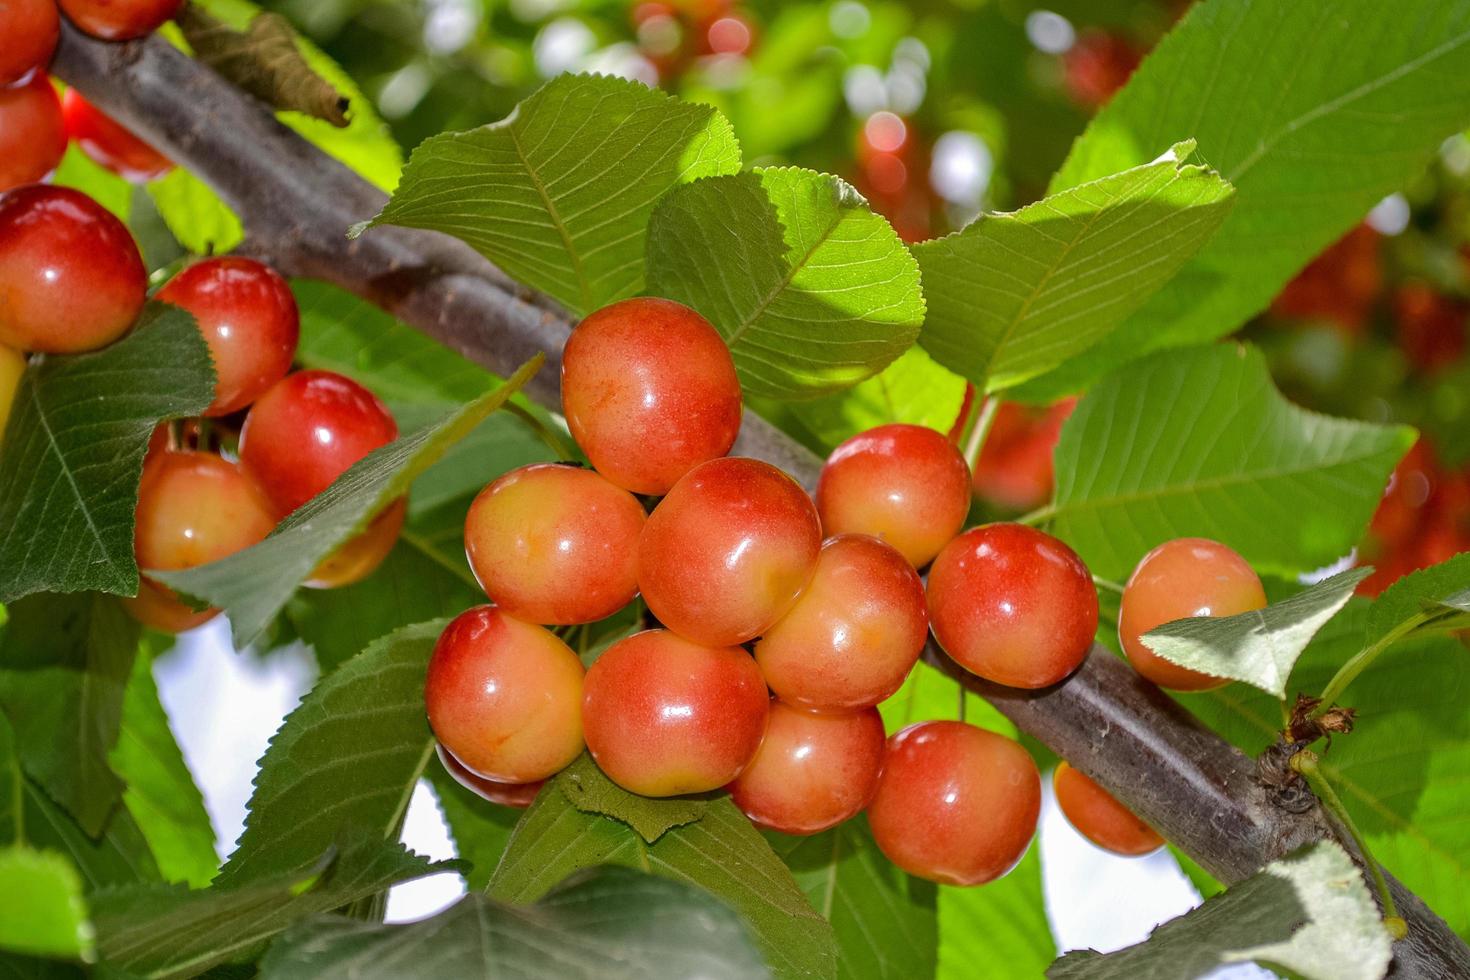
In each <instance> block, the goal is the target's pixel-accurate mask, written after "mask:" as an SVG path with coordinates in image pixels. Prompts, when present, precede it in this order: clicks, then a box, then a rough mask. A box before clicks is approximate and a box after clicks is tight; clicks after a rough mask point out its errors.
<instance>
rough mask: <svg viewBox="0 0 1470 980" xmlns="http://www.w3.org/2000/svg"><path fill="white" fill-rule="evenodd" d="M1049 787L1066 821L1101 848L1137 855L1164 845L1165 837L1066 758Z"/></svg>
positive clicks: (1130, 855)
mask: <svg viewBox="0 0 1470 980" xmlns="http://www.w3.org/2000/svg"><path fill="white" fill-rule="evenodd" d="M1052 788H1053V789H1054V790H1055V791H1056V794H1057V806H1059V807H1061V810H1062V814H1063V815H1064V816H1065V817H1066V818H1067V821H1068V822H1069V823H1071V825H1072V826H1073V827H1075V828H1076V829H1077V832H1078V833H1079V834H1081V835H1082V836H1083V837H1086V838H1087V839H1088V840H1090V841H1092V842H1093V843H1094V844H1096V845H1097V846H1098V847H1101V848H1102V849H1103V850H1106V851H1112V852H1113V853H1114V854H1122V855H1125V856H1127V857H1136V856H1137V855H1140V854H1149V853H1151V852H1153V851H1157V850H1158V849H1159V848H1160V847H1162V846H1163V844H1164V839H1163V838H1162V837H1160V836H1159V835H1158V834H1157V833H1156V832H1155V831H1154V829H1153V828H1152V827H1150V826H1149V825H1148V824H1146V823H1144V822H1143V821H1142V820H1140V819H1138V818H1137V817H1135V816H1134V815H1133V812H1132V811H1131V810H1129V809H1128V808H1127V807H1125V806H1124V805H1123V804H1121V803H1119V802H1118V801H1117V800H1116V799H1114V797H1113V796H1112V794H1111V793H1109V792H1108V791H1107V790H1105V789H1103V788H1102V787H1101V786H1099V785H1098V784H1097V783H1095V782H1093V781H1092V780H1091V779H1090V778H1088V777H1087V776H1086V775H1085V774H1083V773H1082V772H1080V771H1079V770H1076V769H1073V768H1072V767H1071V766H1070V765H1068V764H1067V763H1066V762H1059V763H1057V768H1056V772H1054V773H1053V774H1052Z"/></svg>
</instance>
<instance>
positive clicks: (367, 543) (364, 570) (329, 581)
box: [302, 497, 408, 589]
mask: <svg viewBox="0 0 1470 980" xmlns="http://www.w3.org/2000/svg"><path fill="white" fill-rule="evenodd" d="M407 516H408V499H407V498H406V497H399V498H398V499H397V500H395V501H393V502H392V503H391V504H389V505H388V506H387V507H384V508H383V509H382V510H380V511H378V514H377V516H376V517H374V518H373V519H372V521H370V522H369V523H368V526H367V527H365V528H363V529H362V530H361V531H359V532H358V533H357V534H355V535H353V536H352V537H351V538H348V539H347V541H345V542H344V543H343V544H341V545H339V546H338V548H337V550H336V551H334V552H332V553H331V554H330V555H328V556H327V557H325V558H323V559H322V560H321V564H319V565H317V566H316V568H314V569H312V572H311V577H310V578H308V579H307V580H306V581H305V582H304V583H302V584H304V585H305V586H306V587H307V588H309V589H337V588H341V587H342V586H344V585H351V584H352V583H354V582H361V581H362V580H363V579H365V578H367V577H368V576H369V575H371V574H372V573H373V572H374V571H376V570H377V568H378V566H379V565H381V564H383V560H384V559H385V558H387V557H388V553H389V552H390V551H392V550H393V546H394V545H395V544H397V543H398V535H399V532H401V531H402V530H403V521H404V518H406V517H407Z"/></svg>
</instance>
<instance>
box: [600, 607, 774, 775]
mask: <svg viewBox="0 0 1470 980" xmlns="http://www.w3.org/2000/svg"><path fill="white" fill-rule="evenodd" d="M767 701H768V695H767V694H766V685H765V681H763V680H762V679H761V672H760V669H759V668H757V667H756V665H755V661H754V660H752V659H750V655H749V654H748V653H746V652H745V651H744V650H742V649H740V648H739V647H733V646H725V647H702V646H699V645H698V644H696V643H691V642H689V641H688V640H685V639H683V638H681V637H678V636H675V635H674V634H673V633H670V632H669V631H668V630H645V631H644V632H642V633H637V634H635V635H633V636H630V637H628V638H627V639H625V640H619V641H618V642H617V643H614V644H613V645H612V646H611V647H609V648H608V649H607V651H606V652H605V653H603V655H602V656H601V657H599V658H598V659H597V662H596V663H594V664H593V665H592V669H591V670H589V671H588V672H587V686H586V693H585V695H584V696H583V699H582V724H583V726H584V727H585V729H586V732H587V750H588V751H589V752H591V753H592V758H593V759H595V760H597V764H598V765H599V766H601V767H602V771H603V772H605V773H607V775H608V778H609V779H611V780H612V781H613V782H615V783H617V784H618V785H619V786H621V787H623V788H624V789H627V790H631V791H632V792H634V793H642V794H643V795H644V796H675V795H678V794H680V793H702V792H705V791H707V790H712V789H718V788H719V787H721V786H724V785H725V784H726V783H728V782H730V780H732V779H734V778H735V777H736V776H738V775H739V774H740V771H741V770H742V769H744V768H745V767H746V765H747V764H748V763H749V762H750V760H751V757H752V756H754V755H755V751H756V749H758V748H760V744H761V736H762V735H763V734H764V733H765V730H766V711H767Z"/></svg>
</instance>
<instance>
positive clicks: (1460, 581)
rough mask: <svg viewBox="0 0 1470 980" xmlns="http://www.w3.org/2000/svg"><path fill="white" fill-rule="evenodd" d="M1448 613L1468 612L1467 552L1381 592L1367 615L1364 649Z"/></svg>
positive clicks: (1469, 564) (1469, 562) (1469, 565)
mask: <svg viewBox="0 0 1470 980" xmlns="http://www.w3.org/2000/svg"><path fill="white" fill-rule="evenodd" d="M1452 612H1461V613H1463V612H1470V552H1463V553H1461V554H1458V555H1456V556H1455V557H1453V558H1451V559H1449V560H1448V561H1444V562H1440V563H1439V564H1438V565H1431V566H1430V567H1428V568H1421V569H1419V570H1418V571H1416V572H1411V573H1410V574H1408V575H1405V576H1404V577H1403V578H1401V579H1399V580H1398V581H1396V582H1394V583H1393V584H1392V585H1390V586H1389V587H1388V588H1386V589H1384V590H1383V592H1382V593H1381V594H1380V595H1379V596H1378V598H1377V599H1375V600H1374V601H1373V607H1372V609H1371V610H1370V611H1369V613H1368V630H1367V636H1366V637H1365V638H1364V645H1365V646H1366V645H1371V644H1374V643H1377V642H1379V641H1380V640H1383V639H1385V638H1386V637H1388V636H1389V635H1390V634H1395V633H1398V632H1399V631H1400V630H1406V629H1407V630H1412V629H1413V628H1414V626H1413V624H1414V623H1415V622H1419V623H1422V622H1423V621H1424V620H1426V619H1428V618H1429V617H1430V616H1434V615H1436V614H1439V615H1443V614H1445V613H1452ZM1456 618H1457V619H1458V617H1456Z"/></svg>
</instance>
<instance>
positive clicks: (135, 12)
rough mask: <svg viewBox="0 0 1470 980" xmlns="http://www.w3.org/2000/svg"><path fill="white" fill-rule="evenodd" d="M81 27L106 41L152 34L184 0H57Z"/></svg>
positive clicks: (69, 16)
mask: <svg viewBox="0 0 1470 980" xmlns="http://www.w3.org/2000/svg"><path fill="white" fill-rule="evenodd" d="M57 2H58V3H59V4H60V5H61V9H62V12H64V13H65V14H66V16H67V17H68V18H69V19H70V20H71V22H72V23H73V24H75V25H77V27H78V28H80V29H81V30H83V31H84V32H86V33H88V34H90V35H92V36H93V37H100V38H101V39H102V40H104V41H130V40H132V39H133V38H137V37H143V36H144V35H146V34H152V33H153V32H154V31H156V30H158V28H159V27H161V26H163V24H164V22H165V21H167V20H169V19H171V18H172V17H173V16H174V15H175V14H177V13H178V12H179V8H180V7H181V6H183V0H57Z"/></svg>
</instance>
